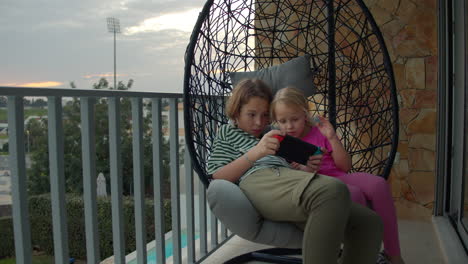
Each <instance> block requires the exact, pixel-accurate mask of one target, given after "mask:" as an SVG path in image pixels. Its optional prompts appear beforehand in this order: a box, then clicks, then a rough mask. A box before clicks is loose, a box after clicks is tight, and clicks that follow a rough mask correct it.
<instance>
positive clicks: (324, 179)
mask: <svg viewBox="0 0 468 264" xmlns="http://www.w3.org/2000/svg"><path fill="white" fill-rule="evenodd" d="M271 100H272V94H271V90H270V88H269V87H267V86H266V85H265V83H263V82H262V81H260V80H244V81H242V82H240V83H239V84H238V85H237V86H236V87H235V88H234V90H233V91H232V96H231V97H230V98H229V100H228V102H227V105H226V112H227V115H228V117H229V118H230V120H231V122H232V124H226V125H223V126H221V127H220V128H219V130H218V134H217V135H216V138H215V140H214V142H213V149H212V152H211V155H210V158H209V160H208V173H209V174H212V175H213V178H214V179H224V180H229V181H231V182H235V183H239V187H240V188H241V189H242V191H243V192H244V193H245V194H246V196H247V198H248V199H249V200H250V201H251V202H252V204H253V205H254V207H255V208H256V209H257V210H258V211H259V213H260V214H261V215H262V216H263V217H265V218H266V219H269V220H273V221H287V222H293V223H295V224H297V226H299V227H301V228H302V229H303V230H304V236H303V244H302V254H303V262H304V263H305V264H312V263H314V264H316V263H324V264H328V263H337V258H338V252H339V248H340V244H341V242H342V241H345V245H344V250H343V255H342V263H344V264H350V263H356V264H358V263H359V264H365V263H368V264H371V263H372V264H373V263H375V260H376V258H377V253H378V251H379V248H380V241H381V240H380V239H381V235H382V234H381V231H382V230H381V222H380V219H379V217H378V216H377V215H376V214H374V213H373V212H372V211H371V210H369V209H367V208H365V207H363V206H360V205H358V204H354V203H351V202H350V197H349V191H348V190H347V188H346V185H344V184H343V183H341V182H340V181H338V180H336V179H334V178H332V177H328V176H323V175H318V174H315V173H309V172H303V171H299V170H294V169H292V168H291V167H290V165H289V163H288V162H286V161H285V160H284V159H282V158H280V157H278V156H274V154H275V153H276V150H277V149H278V147H279V142H278V139H276V138H275V137H273V136H274V135H280V134H283V133H282V132H281V131H279V130H272V131H270V132H268V133H266V134H265V135H263V134H262V133H263V131H264V130H265V128H266V127H267V125H268V124H269V122H270V118H269V116H270V115H269V112H270V111H269V109H270V102H271Z"/></svg>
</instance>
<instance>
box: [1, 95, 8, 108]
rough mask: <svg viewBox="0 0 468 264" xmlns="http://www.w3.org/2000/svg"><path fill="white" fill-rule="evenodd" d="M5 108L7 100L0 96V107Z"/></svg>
mask: <svg viewBox="0 0 468 264" xmlns="http://www.w3.org/2000/svg"><path fill="white" fill-rule="evenodd" d="M6 106H7V99H6V97H5V96H0V107H6Z"/></svg>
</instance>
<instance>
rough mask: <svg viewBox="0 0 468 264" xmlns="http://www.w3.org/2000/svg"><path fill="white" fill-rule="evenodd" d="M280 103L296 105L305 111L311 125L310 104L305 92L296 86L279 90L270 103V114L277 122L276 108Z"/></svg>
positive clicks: (307, 120)
mask: <svg viewBox="0 0 468 264" xmlns="http://www.w3.org/2000/svg"><path fill="white" fill-rule="evenodd" d="M278 103H283V104H285V105H287V106H292V107H296V108H298V109H299V110H301V111H304V114H305V115H306V122H307V124H308V125H311V121H310V117H309V104H308V102H307V98H306V97H305V95H304V93H303V92H302V91H301V90H299V89H297V88H295V87H286V88H282V89H280V90H278V92H277V93H276V94H275V97H274V98H273V101H272V102H271V105H270V116H271V118H272V120H273V122H276V114H275V108H276V105H277V104H278Z"/></svg>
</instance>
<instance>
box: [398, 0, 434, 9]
mask: <svg viewBox="0 0 468 264" xmlns="http://www.w3.org/2000/svg"><path fill="white" fill-rule="evenodd" d="M390 1H391V0H390ZM412 1H413V2H414V3H415V4H416V5H417V6H418V8H424V9H428V10H436V9H437V0H412Z"/></svg>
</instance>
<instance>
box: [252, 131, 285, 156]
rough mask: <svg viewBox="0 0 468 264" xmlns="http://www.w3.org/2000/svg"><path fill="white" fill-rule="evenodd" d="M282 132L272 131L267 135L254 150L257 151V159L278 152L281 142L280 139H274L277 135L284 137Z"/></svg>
mask: <svg viewBox="0 0 468 264" xmlns="http://www.w3.org/2000/svg"><path fill="white" fill-rule="evenodd" d="M283 134H284V133H282V132H281V131H280V130H276V129H275V130H271V131H270V132H268V133H266V134H265V135H264V136H263V137H262V139H261V140H260V142H258V144H257V145H256V146H255V147H254V148H253V150H254V151H255V155H256V157H255V159H256V160H258V159H261V158H263V157H265V156H267V155H274V154H276V151H278V149H279V146H280V142H279V140H278V138H276V137H274V136H275V135H281V136H283Z"/></svg>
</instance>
